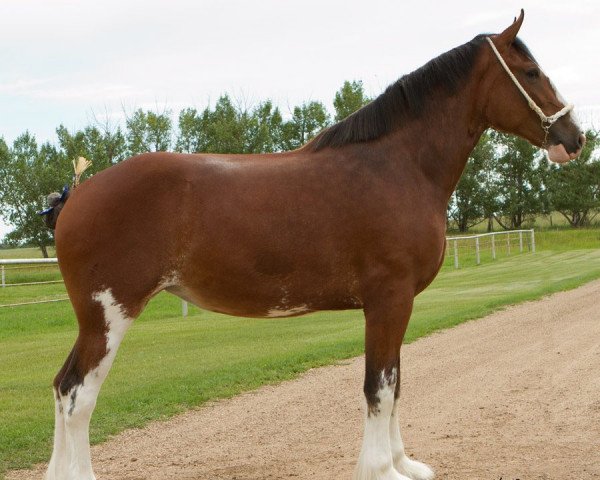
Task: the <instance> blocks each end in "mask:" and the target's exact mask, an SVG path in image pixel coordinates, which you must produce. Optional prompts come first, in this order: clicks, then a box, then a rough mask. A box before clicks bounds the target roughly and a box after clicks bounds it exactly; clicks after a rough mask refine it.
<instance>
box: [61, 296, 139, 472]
mask: <svg viewBox="0 0 600 480" xmlns="http://www.w3.org/2000/svg"><path fill="white" fill-rule="evenodd" d="M92 298H93V299H94V300H95V301H97V302H98V303H100V304H101V305H102V308H103V310H104V321H105V322H106V355H105V356H104V358H103V359H101V360H100V363H99V364H98V366H97V367H96V368H94V369H93V370H91V371H90V372H88V373H87V374H86V376H85V377H84V379H83V383H82V384H81V385H77V386H75V387H74V388H73V389H72V390H71V391H69V392H67V394H66V395H64V396H63V397H62V406H63V414H64V415H65V426H66V440H67V441H66V445H67V452H68V458H69V478H72V479H77V480H95V478H96V477H95V476H94V472H93V470H92V461H91V457H90V443H89V425H90V418H91V416H92V412H93V411H94V407H95V406H96V399H97V398H98V393H99V392H100V387H101V386H102V383H103V382H104V379H105V378H106V376H107V375H108V371H109V370H110V367H111V365H112V363H113V361H114V359H115V356H116V354H117V350H118V348H119V345H120V344H121V341H122V340H123V337H124V336H125V333H126V332H127V329H128V328H129V326H130V325H131V322H132V320H131V319H130V318H128V317H127V315H126V314H125V312H124V309H123V308H122V306H121V305H119V304H118V303H117V301H116V300H115V298H114V297H113V295H112V292H111V290H110V289H106V290H104V291H101V292H98V293H96V294H94V295H93V297H92Z"/></svg>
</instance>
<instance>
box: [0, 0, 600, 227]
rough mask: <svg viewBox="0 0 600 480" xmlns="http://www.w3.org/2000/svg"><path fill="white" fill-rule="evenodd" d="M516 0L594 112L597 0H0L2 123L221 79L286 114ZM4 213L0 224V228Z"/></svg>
mask: <svg viewBox="0 0 600 480" xmlns="http://www.w3.org/2000/svg"><path fill="white" fill-rule="evenodd" d="M521 8H524V9H525V22H524V24H523V27H522V29H521V32H520V34H519V36H520V37H521V38H522V39H523V40H524V41H525V42H526V44H527V45H528V47H529V48H530V50H531V51H532V52H533V54H534V55H535V57H536V58H537V60H538V62H539V63H540V65H541V67H542V68H543V69H544V71H545V72H546V74H548V75H549V76H550V78H551V79H552V81H553V82H554V84H555V85H556V86H557V88H558V89H559V91H560V93H561V94H562V95H563V97H565V98H567V100H568V101H569V102H571V103H574V104H575V110H576V112H577V114H578V117H579V119H580V121H581V123H582V124H583V125H584V126H586V127H587V126H594V127H597V126H600V91H599V89H598V79H599V78H600V62H598V50H597V49H598V45H600V29H599V28H598V25H600V2H598V1H597V0H570V1H568V2H565V1H564V0H520V1H513V0H489V1H486V0H454V1H452V2H442V1H439V0H435V1H434V0H420V1H412V0H369V1H364V0H363V1H357V0H260V1H250V0H169V1H167V0H161V1H159V0H143V1H142V0H102V1H96V2H93V1H89V0H78V1H75V0H2V1H0V18H2V19H3V22H2V23H3V25H2V28H1V29H0V65H1V67H0V137H4V139H5V140H6V141H7V142H9V143H10V142H12V141H13V140H14V139H15V138H16V137H17V136H18V135H20V134H21V133H23V132H24V131H26V130H28V131H29V132H31V133H33V134H34V135H35V136H36V138H37V139H38V141H39V142H43V141H52V142H53V141H55V129H56V127H57V126H58V125H60V124H63V125H65V126H66V127H67V128H69V129H72V130H74V129H79V128H82V127H84V126H86V125H88V124H90V123H94V122H101V123H104V122H106V121H107V120H108V121H110V122H111V123H112V124H117V123H120V122H122V121H123V119H124V117H125V115H126V114H127V113H130V112H132V111H133V110H134V109H137V108H143V109H152V110H157V111H161V112H162V111H164V110H165V109H169V110H171V111H173V112H174V114H175V115H176V114H177V113H178V112H179V110H180V109H182V108H184V107H190V106H194V107H196V108H198V109H203V108H205V107H206V106H207V105H210V104H212V105H214V102H215V101H216V99H217V98H218V97H219V96H220V95H221V94H223V93H228V94H230V95H231V96H232V97H234V98H235V99H236V100H237V101H239V102H242V104H244V105H247V106H249V107H251V106H252V105H255V104H256V103H258V102H260V101H262V100H266V99H271V100H273V101H274V103H275V104H276V105H278V106H279V107H280V109H281V111H282V113H283V114H284V115H286V114H288V113H289V111H290V110H291V109H292V108H293V106H295V105H298V104H300V103H301V102H304V101H309V100H319V101H322V102H324V103H325V104H326V105H327V106H328V108H330V109H332V100H333V97H334V94H335V92H336V91H337V90H338V89H339V88H340V87H341V85H342V84H343V82H344V81H345V80H362V81H363V84H364V87H365V90H366V92H367V94H368V95H370V96H376V95H378V94H379V93H380V92H381V91H382V90H383V89H384V88H385V87H386V86H387V85H389V84H390V83H392V82H393V81H395V80H396V79H398V78H399V77H400V76H402V75H403V74H406V73H409V72H411V71H412V70H414V69H416V68H418V67H419V66H421V65H423V64H424V63H426V62H427V61H428V60H430V59H431V58H433V57H435V56H437V55H439V54H441V53H443V52H445V51H447V50H449V49H451V48H453V47H455V46H457V45H460V44H462V43H465V42H466V41H468V40H470V39H471V38H473V37H474V36H475V35H477V34H479V33H483V32H490V33H498V32H500V31H502V30H503V29H504V28H506V27H507V26H508V25H509V24H510V23H511V22H512V20H513V18H514V17H515V16H517V15H518V13H519V11H520V9H521ZM6 231H7V227H6V226H5V225H2V224H0V238H1V237H2V236H3V234H4V233H6Z"/></svg>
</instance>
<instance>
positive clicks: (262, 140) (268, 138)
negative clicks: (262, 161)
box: [246, 100, 284, 153]
mask: <svg viewBox="0 0 600 480" xmlns="http://www.w3.org/2000/svg"><path fill="white" fill-rule="evenodd" d="M246 135H247V150H248V152H249V153H250V152H251V153H271V152H279V151H281V150H283V149H284V143H283V118H282V117H281V113H280V112H279V109H278V108H273V104H272V103H271V101H270V100H267V101H266V102H263V103H260V104H259V105H258V106H257V107H256V108H255V109H254V110H253V111H252V114H251V115H250V118H249V122H248V130H247V134H246Z"/></svg>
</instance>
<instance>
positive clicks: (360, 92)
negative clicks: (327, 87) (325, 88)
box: [333, 80, 371, 122]
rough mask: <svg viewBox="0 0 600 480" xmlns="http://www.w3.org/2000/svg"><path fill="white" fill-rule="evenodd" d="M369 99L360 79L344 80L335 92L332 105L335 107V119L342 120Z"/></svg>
mask: <svg viewBox="0 0 600 480" xmlns="http://www.w3.org/2000/svg"><path fill="white" fill-rule="evenodd" d="M370 101H371V99H370V98H368V97H367V96H366V95H365V92H364V88H363V84H362V81H360V80H353V81H352V82H349V81H347V80H346V81H345V82H344V85H342V88H340V89H339V90H338V91H337V92H336V93H335V98H334V100H333V107H334V108H335V121H336V122H339V121H340V120H343V119H344V118H346V117H347V116H348V115H350V114H351V113H354V112H355V111H356V110H358V109H359V108H361V107H363V106H365V105H366V104H367V103H369V102H370Z"/></svg>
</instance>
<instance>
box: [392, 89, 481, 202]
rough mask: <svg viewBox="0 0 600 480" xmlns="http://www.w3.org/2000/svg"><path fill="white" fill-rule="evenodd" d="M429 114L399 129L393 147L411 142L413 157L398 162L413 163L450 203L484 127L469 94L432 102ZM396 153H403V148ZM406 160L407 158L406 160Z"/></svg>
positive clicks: (462, 93) (395, 134)
mask: <svg viewBox="0 0 600 480" xmlns="http://www.w3.org/2000/svg"><path fill="white" fill-rule="evenodd" d="M431 104H432V105H435V107H433V106H431V107H429V109H428V113H427V114H426V115H423V116H422V117H421V118H419V119H418V120H415V121H413V122H411V123H410V124H408V125H406V126H404V127H400V128H398V130H397V131H395V132H394V133H393V134H392V135H394V136H395V138H394V140H393V141H392V143H395V142H398V143H397V145H399V146H401V145H405V144H407V143H408V142H411V143H412V144H413V146H414V147H415V148H414V149H413V150H414V152H415V154H414V155H405V154H401V155H403V157H404V158H402V159H400V158H399V159H398V162H403V161H411V162H415V163H416V164H417V166H418V168H419V169H420V170H421V171H422V172H423V174H424V175H425V176H426V177H427V178H428V179H429V180H430V181H431V183H433V184H434V185H435V187H436V188H437V189H439V191H440V193H441V194H443V195H444V196H445V198H446V199H449V198H450V196H451V195H452V192H453V191H454V189H455V188H456V185H457V183H458V181H459V179H460V176H461V174H462V172H463V170H464V168H465V165H466V162H467V160H468V158H469V154H470V153H471V152H472V151H473V148H475V145H477V142H478V141H479V138H480V137H481V135H482V133H483V132H484V130H485V126H484V124H483V123H482V122H480V121H479V119H478V118H475V117H476V115H477V112H476V108H475V106H474V103H473V99H472V98H471V97H470V95H469V93H468V91H467V90H466V89H465V91H463V92H458V93H457V94H456V95H454V96H452V97H448V98H440V99H439V101H435V102H431ZM398 151H399V152H405V151H406V150H405V149H404V148H402V147H400V148H398ZM406 157H408V158H406Z"/></svg>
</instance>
